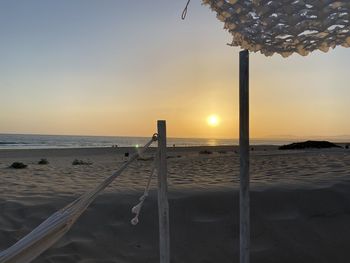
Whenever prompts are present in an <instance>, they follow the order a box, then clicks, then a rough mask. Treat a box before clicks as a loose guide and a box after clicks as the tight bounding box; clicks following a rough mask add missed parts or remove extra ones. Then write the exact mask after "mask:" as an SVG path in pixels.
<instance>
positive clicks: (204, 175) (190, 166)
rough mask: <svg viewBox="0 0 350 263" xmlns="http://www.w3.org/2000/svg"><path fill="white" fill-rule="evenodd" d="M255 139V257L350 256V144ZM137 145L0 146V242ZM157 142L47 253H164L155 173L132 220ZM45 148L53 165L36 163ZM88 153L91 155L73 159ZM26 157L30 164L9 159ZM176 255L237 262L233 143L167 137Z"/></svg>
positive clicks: (89, 184)
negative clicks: (283, 147) (189, 142)
mask: <svg viewBox="0 0 350 263" xmlns="http://www.w3.org/2000/svg"><path fill="white" fill-rule="evenodd" d="M277 148H278V147H277V146H268V145H265V146H264V145H260V146H252V149H251V160H250V162H251V258H252V262H262V263H264V262H266V263H267V262H269V263H270V262H276V263H277V262H286V263H289V262H290V263H292V262H308V263H312V262H315V263H316V262H317V263H320V262H321V263H322V262H339V263H341V262H346V260H345V259H346V258H349V257H350V251H349V250H348V249H347V248H348V244H349V243H350V223H349V222H350V169H349V168H350V150H346V149H340V148H339V149H322V150H300V151H293V150H287V151H280V150H278V149H277ZM136 150H137V148H135V147H129V148H127V147H106V148H76V149H31V150H28V149H25V150H0V171H1V174H0V206H1V213H0V250H3V249H5V248H7V247H9V246H10V245H12V244H13V243H14V242H16V240H18V239H20V238H21V237H23V236H25V235H26V234H27V233H29V232H30V231H31V230H32V229H33V228H34V227H35V226H37V225H38V224H39V223H41V222H42V221H43V220H44V219H46V218H47V217H48V216H50V215H51V214H52V213H53V212H55V211H56V210H58V209H60V208H62V207H64V206H65V205H67V204H68V203H70V202H71V201H73V200H74V199H75V198H77V197H78V196H79V195H80V194H83V193H84V192H86V191H88V190H89V189H92V188H93V187H95V186H96V185H97V184H98V183H99V182H101V181H102V180H103V179H104V178H106V177H107V176H109V175H110V174H111V173H112V172H113V171H114V170H116V169H117V168H118V167H119V166H120V165H122V164H123V163H124V162H125V161H126V160H127V159H128V158H129V157H127V156H125V153H129V156H130V155H131V154H132V153H133V152H135V151H136ZM155 150H156V148H152V149H150V151H149V152H147V153H146V154H144V155H143V156H142V158H141V159H139V160H137V161H135V162H134V163H133V164H132V165H131V166H130V167H129V168H128V169H127V170H126V171H125V172H124V173H123V174H122V175H121V176H120V177H119V178H117V179H116V180H115V181H114V182H113V183H112V184H111V185H110V186H109V187H108V188H107V189H106V190H105V191H104V193H103V194H101V195H100V196H99V197H98V198H97V199H96V201H95V202H94V203H93V204H92V205H91V206H90V207H89V208H88V209H87V211H86V212H85V213H84V214H83V215H82V216H81V218H80V219H79V220H78V221H77V222H76V224H75V225H74V226H73V228H72V229H71V230H70V231H69V232H68V233H67V234H66V235H65V236H64V237H63V238H62V239H61V240H60V241H59V242H57V243H56V244H55V245H54V246H53V247H52V248H50V249H49V250H48V251H46V252H45V253H44V254H42V255H41V256H40V257H39V258H37V259H36V260H34V261H33V262H36V263H43V262H47V263H49V262H55V263H56V262H80V263H88V262H100V263H102V262H104V263H107V262H133V263H134V262H158V261H159V255H158V254H159V252H158V214H157V194H156V188H155V186H156V178H154V179H153V181H152V184H151V192H150V195H149V197H148V199H147V200H146V201H145V204H144V207H143V210H142V212H141V214H140V222H139V224H138V225H136V226H132V225H131V224H130V220H131V219H132V217H133V215H132V213H131V208H132V207H133V206H134V205H135V204H137V203H138V198H139V197H140V196H141V195H142V193H143V190H144V188H145V185H146V182H147V178H148V176H149V174H150V171H151V167H152V163H153V159H152V156H153V155H154V153H155ZM42 158H45V159H47V160H48V162H49V163H48V164H47V165H39V164H38V161H39V160H40V159H42ZM75 159H77V160H82V161H84V162H86V163H89V165H72V162H73V161H74V160H75ZM15 161H17V162H23V163H24V164H26V165H28V167H27V168H25V169H11V168H8V167H9V166H10V165H11V163H13V162H15ZM168 176H169V207H170V232H171V258H172V262H198V263H208V262H239V199H238V194H239V191H238V190H239V152H238V147H237V146H216V147H209V146H202V147H169V149H168Z"/></svg>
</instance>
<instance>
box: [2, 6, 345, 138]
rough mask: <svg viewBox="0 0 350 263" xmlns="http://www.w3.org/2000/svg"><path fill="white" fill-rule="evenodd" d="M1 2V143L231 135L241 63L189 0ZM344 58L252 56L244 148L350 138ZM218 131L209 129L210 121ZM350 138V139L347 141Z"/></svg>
mask: <svg viewBox="0 0 350 263" xmlns="http://www.w3.org/2000/svg"><path fill="white" fill-rule="evenodd" d="M186 2H187V1H186V0H148V1H144V0H136V1H122V0H99V1H98V0H60V1H53V0H29V1H28V0H1V1H0V36H1V41H0V94H1V96H0V133H29V134H66V135H113V136H149V135H151V134H153V133H154V132H155V131H156V120H158V119H165V120H166V121H167V133H168V136H171V137H187V138H190V137H198V138H199V137H201V138H237V137H238V62H239V61H238V54H239V51H240V49H239V48H237V47H230V46H228V45H227V43H229V42H230V41H231V36H230V34H229V33H228V32H227V31H225V30H224V29H223V24H222V23H221V22H220V21H219V20H217V19H216V17H215V13H213V12H211V11H210V9H209V8H208V7H207V6H202V5H201V3H200V0H192V1H191V3H190V5H189V9H188V13H187V17H186V19H185V20H181V13H182V10H183V8H184V6H185V4H186ZM349 68H350V49H346V48H343V47H337V48H336V49H334V50H331V51H330V52H328V53H322V52H318V51H317V52H314V53H312V54H311V55H309V56H307V57H301V56H299V55H297V54H296V55H292V56H291V57H289V58H287V59H285V58H282V57H280V56H279V55H274V56H273V57H268V58H267V57H265V56H263V55H261V54H259V53H251V55H250V105H251V106H250V134H251V137H252V138H265V137H269V138H284V137H290V136H296V137H305V138H306V137H312V136H314V137H315V136H321V137H330V136H340V135H350V121H349V118H348V115H349V112H350V103H349V102H350V82H349V79H350V78H349ZM212 114H215V115H217V116H218V118H219V123H218V125H217V126H210V125H208V123H207V118H208V116H209V115H212ZM348 137H349V138H350V136H348Z"/></svg>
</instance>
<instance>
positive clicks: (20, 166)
mask: <svg viewBox="0 0 350 263" xmlns="http://www.w3.org/2000/svg"><path fill="white" fill-rule="evenodd" d="M10 168H13V169H24V168H27V165H26V164H24V163H21V162H14V163H12V164H11V165H10Z"/></svg>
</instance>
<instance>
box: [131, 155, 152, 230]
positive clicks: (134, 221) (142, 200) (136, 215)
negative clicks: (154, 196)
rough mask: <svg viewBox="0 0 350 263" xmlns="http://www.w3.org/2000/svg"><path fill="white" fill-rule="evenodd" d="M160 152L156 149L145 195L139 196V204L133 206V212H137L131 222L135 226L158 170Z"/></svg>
mask: <svg viewBox="0 0 350 263" xmlns="http://www.w3.org/2000/svg"><path fill="white" fill-rule="evenodd" d="M158 153H159V150H157V151H156V154H155V158H154V161H153V164H152V170H151V173H150V175H149V177H148V180H147V184H146V187H145V191H144V193H143V195H142V196H141V197H140V198H139V201H140V202H139V203H138V204H137V205H135V206H133V208H132V209H131V212H132V213H133V214H135V216H134V217H133V219H131V221H130V222H131V224H132V225H134V226H135V225H137V224H138V223H139V215H140V212H141V209H142V206H143V203H144V202H145V200H146V198H147V196H148V193H149V190H150V187H151V181H152V178H153V175H154V174H155V171H156V170H158V169H157V163H158Z"/></svg>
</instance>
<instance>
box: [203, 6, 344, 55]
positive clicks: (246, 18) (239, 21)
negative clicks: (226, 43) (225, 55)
mask: <svg viewBox="0 0 350 263" xmlns="http://www.w3.org/2000/svg"><path fill="white" fill-rule="evenodd" d="M202 1H203V3H204V4H207V5H210V8H211V9H212V10H213V11H215V12H216V13H217V18H218V19H219V20H220V21H222V22H224V28H225V29H227V30H228V31H229V32H230V33H231V34H232V35H233V41H232V44H231V45H232V46H240V47H241V48H243V49H247V50H249V51H254V52H257V51H260V52H261V53H262V54H264V55H266V56H271V55H273V54H274V53H278V54H280V55H282V56H283V57H288V56H290V55H291V54H293V53H294V52H296V53H299V54H300V55H302V56H306V55H308V54H309V53H310V52H312V51H314V50H321V51H323V52H327V51H328V50H329V48H335V47H336V46H338V45H341V46H343V47H350V1H349V0H240V1H238V0H202Z"/></svg>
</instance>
